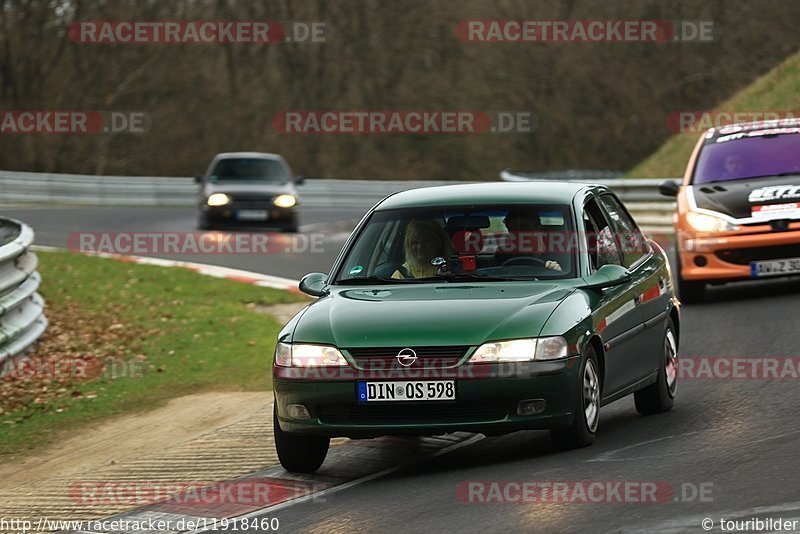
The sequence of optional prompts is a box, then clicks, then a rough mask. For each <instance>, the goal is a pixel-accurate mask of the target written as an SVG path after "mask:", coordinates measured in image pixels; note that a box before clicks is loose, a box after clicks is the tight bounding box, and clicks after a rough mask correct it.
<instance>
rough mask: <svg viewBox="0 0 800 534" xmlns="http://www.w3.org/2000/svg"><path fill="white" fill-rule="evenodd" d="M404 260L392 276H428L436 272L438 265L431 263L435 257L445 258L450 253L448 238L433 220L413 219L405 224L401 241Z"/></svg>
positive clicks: (434, 274)
mask: <svg viewBox="0 0 800 534" xmlns="http://www.w3.org/2000/svg"><path fill="white" fill-rule="evenodd" d="M403 245H404V250H405V257H406V261H405V263H403V265H402V266H401V267H400V268H398V269H397V270H396V271H395V272H394V274H392V278H401V279H402V278H430V277H432V276H436V275H437V274H438V267H437V266H435V265H431V260H432V259H434V258H437V257H443V258H447V257H449V256H450V254H451V253H452V249H451V245H450V239H449V238H448V237H447V234H446V233H445V231H444V230H443V229H442V227H441V226H439V225H438V224H437V223H436V222H434V221H427V220H413V221H410V222H409V223H408V226H406V237H405V239H404V242H403Z"/></svg>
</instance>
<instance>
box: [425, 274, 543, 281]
mask: <svg viewBox="0 0 800 534" xmlns="http://www.w3.org/2000/svg"><path fill="white" fill-rule="evenodd" d="M423 280H432V281H435V280H445V281H447V282H460V281H463V280H481V281H484V282H508V281H514V280H532V281H537V280H539V279H538V278H536V277H535V276H492V275H489V274H482V273H448V274H441V275H437V276H434V277H431V278H424V279H423Z"/></svg>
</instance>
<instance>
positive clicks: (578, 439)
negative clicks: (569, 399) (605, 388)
mask: <svg viewBox="0 0 800 534" xmlns="http://www.w3.org/2000/svg"><path fill="white" fill-rule="evenodd" d="M579 376H580V380H579V384H578V387H577V388H576V389H577V390H578V391H577V397H576V399H575V418H574V419H573V421H572V424H570V425H569V426H565V427H559V428H553V429H551V430H550V439H551V440H552V442H553V445H555V446H556V448H557V449H561V450H570V449H579V448H581V447H588V446H589V445H591V444H592V443H594V437H595V435H596V433H597V426H598V423H599V421H600V399H601V392H602V378H601V377H600V367H599V366H598V364H597V355H596V354H595V350H594V347H593V346H592V345H587V347H586V350H585V354H584V358H583V363H582V365H581V370H580V373H579ZM592 377H593V378H592ZM587 399H588V400H587ZM590 403H592V404H594V407H595V412H594V417H593V418H592V421H589V417H590V416H589V417H587V410H588V408H589V404H590Z"/></svg>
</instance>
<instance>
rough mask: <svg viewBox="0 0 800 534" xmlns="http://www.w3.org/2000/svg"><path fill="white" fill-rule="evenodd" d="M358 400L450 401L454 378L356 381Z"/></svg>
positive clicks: (454, 394)
mask: <svg viewBox="0 0 800 534" xmlns="http://www.w3.org/2000/svg"><path fill="white" fill-rule="evenodd" d="M356 388H357V391H358V402H359V403H365V402H391V401H452V400H456V381H455V380H425V381H422V380H414V381H410V382H405V381H393V382H366V381H359V382H356Z"/></svg>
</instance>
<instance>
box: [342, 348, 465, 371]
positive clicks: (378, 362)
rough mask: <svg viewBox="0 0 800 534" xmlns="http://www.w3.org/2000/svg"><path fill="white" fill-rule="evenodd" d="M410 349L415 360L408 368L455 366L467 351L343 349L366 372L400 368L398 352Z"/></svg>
mask: <svg viewBox="0 0 800 534" xmlns="http://www.w3.org/2000/svg"><path fill="white" fill-rule="evenodd" d="M407 348H410V349H412V350H413V351H414V352H415V353H416V355H417V360H416V361H415V362H414V363H412V364H411V365H409V366H408V367H410V368H412V369H413V368H420V369H422V368H426V369H431V368H434V369H441V368H444V367H452V366H454V365H456V364H457V363H458V362H459V361H461V358H463V357H464V354H466V353H467V350H469V346H468V345H463V346H462V345H447V346H441V347H413V346H412V347H369V348H362V347H359V348H353V349H345V350H347V352H349V353H350V355H351V356H353V358H354V359H355V360H356V363H357V364H358V366H359V367H361V368H363V369H368V370H375V369H391V368H394V367H398V368H399V367H401V366H400V364H399V363H398V361H397V355H398V354H399V353H400V351H402V350H404V349H407Z"/></svg>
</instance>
